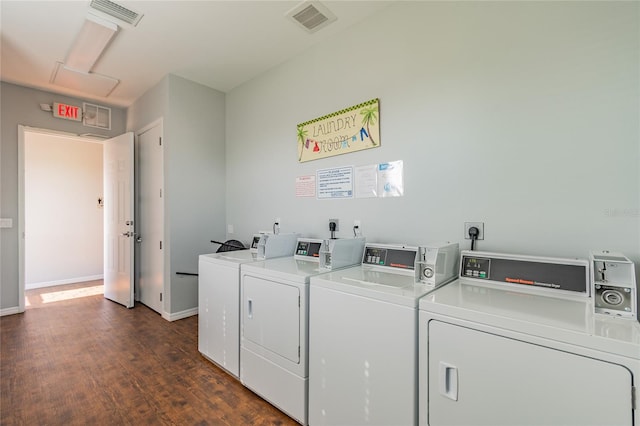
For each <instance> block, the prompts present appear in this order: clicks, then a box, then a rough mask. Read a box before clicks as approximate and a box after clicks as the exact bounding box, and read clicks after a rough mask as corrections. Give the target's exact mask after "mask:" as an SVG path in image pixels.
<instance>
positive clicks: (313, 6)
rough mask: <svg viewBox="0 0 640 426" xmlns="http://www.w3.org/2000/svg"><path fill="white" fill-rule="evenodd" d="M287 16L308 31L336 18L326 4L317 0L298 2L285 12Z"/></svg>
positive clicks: (324, 25) (322, 26) (323, 25)
mask: <svg viewBox="0 0 640 426" xmlns="http://www.w3.org/2000/svg"><path fill="white" fill-rule="evenodd" d="M287 17H288V18H289V19H292V20H293V21H294V22H296V23H297V24H299V25H302V27H303V28H304V29H305V30H307V31H308V32H310V33H313V32H316V31H318V30H319V29H320V28H324V27H326V26H327V25H329V24H330V23H331V22H333V21H335V20H336V19H337V18H336V16H335V15H334V14H333V13H331V11H330V10H329V9H327V7H326V6H324V5H323V4H321V3H320V2H317V1H305V2H304V3H301V4H299V5H298V6H296V7H294V8H293V9H291V10H290V11H289V12H288V13H287Z"/></svg>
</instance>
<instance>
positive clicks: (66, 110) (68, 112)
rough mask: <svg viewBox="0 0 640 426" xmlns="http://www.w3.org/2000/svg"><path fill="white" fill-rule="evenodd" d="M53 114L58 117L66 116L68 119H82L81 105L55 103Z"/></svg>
mask: <svg viewBox="0 0 640 426" xmlns="http://www.w3.org/2000/svg"><path fill="white" fill-rule="evenodd" d="M53 116H54V117H58V118H64V119H67V120H74V121H82V111H81V110H80V107H77V106H73V105H67V104H59V103H57V102H54V103H53Z"/></svg>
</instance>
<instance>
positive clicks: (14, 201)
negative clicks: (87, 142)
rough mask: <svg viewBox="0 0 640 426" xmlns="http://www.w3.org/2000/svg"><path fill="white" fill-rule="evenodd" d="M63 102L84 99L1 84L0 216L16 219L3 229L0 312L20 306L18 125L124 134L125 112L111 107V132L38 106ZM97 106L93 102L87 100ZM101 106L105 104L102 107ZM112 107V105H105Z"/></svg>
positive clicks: (0, 247) (74, 102)
mask: <svg viewBox="0 0 640 426" xmlns="http://www.w3.org/2000/svg"><path fill="white" fill-rule="evenodd" d="M54 101H55V102H62V103H68V104H72V105H78V106H82V102H83V100H81V99H76V98H70V97H68V96H63V95H57V94H54V93H49V92H44V91H41V90H35V89H30V88H26V87H22V86H17V85H15V84H10V83H5V82H1V83H0V123H1V126H2V127H1V129H0V137H1V138H2V149H1V151H0V152H1V163H0V164H1V167H2V170H1V172H0V175H1V177H2V183H1V186H0V187H1V189H2V193H1V196H0V217H3V218H11V219H13V227H12V228H4V229H0V262H1V272H0V277H1V278H0V279H1V281H0V309H8V308H16V307H17V306H18V303H19V300H18V125H24V126H30V127H37V128H41V129H50V130H56V131H63V132H69V133H75V134H82V133H94V134H101V135H106V136H116V135H119V134H122V133H123V132H124V129H125V110H124V109H122V108H117V107H111V108H112V109H111V130H110V131H105V130H100V129H96V128H93V127H86V126H83V125H82V123H79V122H75V121H68V120H63V119H58V118H54V117H53V115H52V114H51V113H50V112H45V111H42V110H41V109H40V106H39V104H41V103H46V104H51V103H53V102H54ZM88 102H91V103H95V102H93V101H88ZM101 105H102V104H101ZM105 106H109V105H105Z"/></svg>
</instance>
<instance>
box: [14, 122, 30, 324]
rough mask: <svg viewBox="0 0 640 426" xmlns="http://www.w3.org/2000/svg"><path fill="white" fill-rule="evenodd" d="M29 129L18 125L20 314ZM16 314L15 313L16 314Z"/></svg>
mask: <svg viewBox="0 0 640 426" xmlns="http://www.w3.org/2000/svg"><path fill="white" fill-rule="evenodd" d="M27 130H30V128H29V127H25V126H22V125H18V309H19V311H18V312H24V309H25V306H24V281H25V279H24V275H25V273H24V256H25V254H24V253H25V251H24V221H25V219H24V210H25V208H24V198H25V194H24V166H25V164H24V139H25V138H24V136H25V132H26V131H27ZM14 313H15V312H14Z"/></svg>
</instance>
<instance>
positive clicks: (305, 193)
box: [296, 175, 316, 197]
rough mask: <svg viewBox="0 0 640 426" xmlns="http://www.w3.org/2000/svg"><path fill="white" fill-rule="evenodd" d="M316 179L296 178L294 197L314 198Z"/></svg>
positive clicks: (312, 176) (313, 177)
mask: <svg viewBox="0 0 640 426" xmlns="http://www.w3.org/2000/svg"><path fill="white" fill-rule="evenodd" d="M315 196H316V177H315V176H314V175H309V176H298V177H296V197H315Z"/></svg>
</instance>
